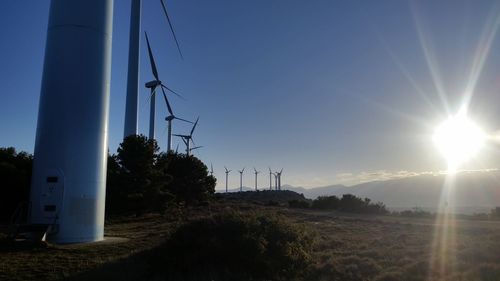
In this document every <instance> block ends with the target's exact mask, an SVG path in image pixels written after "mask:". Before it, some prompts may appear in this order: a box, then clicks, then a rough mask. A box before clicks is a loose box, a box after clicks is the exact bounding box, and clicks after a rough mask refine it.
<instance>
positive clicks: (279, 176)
mask: <svg viewBox="0 0 500 281" xmlns="http://www.w3.org/2000/svg"><path fill="white" fill-rule="evenodd" d="M281 173H283V168H281V171H279V172H276V175H277V176H278V190H281Z"/></svg>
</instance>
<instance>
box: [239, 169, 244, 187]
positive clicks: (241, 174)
mask: <svg viewBox="0 0 500 281" xmlns="http://www.w3.org/2000/svg"><path fill="white" fill-rule="evenodd" d="M244 171H245V167H243V169H242V170H238V172H239V173H240V192H242V191H243V172H244Z"/></svg>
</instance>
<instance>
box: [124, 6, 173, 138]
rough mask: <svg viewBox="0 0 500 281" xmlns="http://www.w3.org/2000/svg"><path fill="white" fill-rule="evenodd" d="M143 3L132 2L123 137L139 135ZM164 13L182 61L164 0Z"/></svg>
mask: <svg viewBox="0 0 500 281" xmlns="http://www.w3.org/2000/svg"><path fill="white" fill-rule="evenodd" d="M141 2H142V0H132V7H131V15H130V37H129V53H128V74H127V99H126V105H125V126H124V131H123V137H124V138H126V137H128V136H131V135H137V123H138V121H137V111H138V101H139V45H140V35H141V34H140V33H141ZM160 3H161V5H162V9H163V13H164V14H165V17H166V19H167V22H168V25H169V27H170V31H171V32H172V36H173V38H174V41H175V44H176V46H177V50H178V51H179V55H180V57H181V59H182V52H181V49H180V46H179V42H178V40H177V37H176V35H175V32H174V28H173V26H172V22H171V21H170V17H169V16H168V12H167V8H166V6H165V3H164V2H163V0H160Z"/></svg>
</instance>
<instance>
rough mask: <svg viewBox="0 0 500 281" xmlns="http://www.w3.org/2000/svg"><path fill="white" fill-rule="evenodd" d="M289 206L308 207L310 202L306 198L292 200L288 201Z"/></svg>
mask: <svg viewBox="0 0 500 281" xmlns="http://www.w3.org/2000/svg"><path fill="white" fill-rule="evenodd" d="M288 207H290V208H298V209H307V208H309V203H308V202H307V201H304V200H290V201H288Z"/></svg>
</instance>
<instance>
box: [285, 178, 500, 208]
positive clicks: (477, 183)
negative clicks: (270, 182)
mask: <svg viewBox="0 0 500 281" xmlns="http://www.w3.org/2000/svg"><path fill="white" fill-rule="evenodd" d="M445 181H446V175H442V174H440V175H419V176H412V177H407V178H398V179H392V180H386V181H373V182H367V183H362V184H357V185H354V186H344V185H330V186H324V187H317V188H303V187H294V186H290V185H286V186H283V189H286V190H291V191H295V192H297V193H302V194H304V196H305V197H306V198H310V199H315V198H317V197H318V196H329V195H336V196H342V195H343V194H347V193H350V194H353V195H356V196H359V197H363V198H364V197H368V198H370V199H371V200H372V201H380V202H383V203H384V204H386V206H387V207H390V208H393V209H397V208H412V207H416V206H418V207H422V208H436V206H438V204H439V203H440V199H441V197H442V196H441V194H442V193H443V191H444V184H445ZM448 183H449V182H448ZM450 186H452V188H451V189H450V194H452V195H453V196H452V197H449V198H447V199H446V200H444V201H445V202H446V204H453V205H454V206H455V207H457V208H462V209H463V208H469V207H471V208H472V207H474V208H479V209H485V210H486V209H489V208H492V207H495V206H500V171H496V170H495V171H474V172H460V173H458V174H456V176H455V179H454V180H453V182H452V183H451V185H450ZM474 208H472V209H474Z"/></svg>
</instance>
